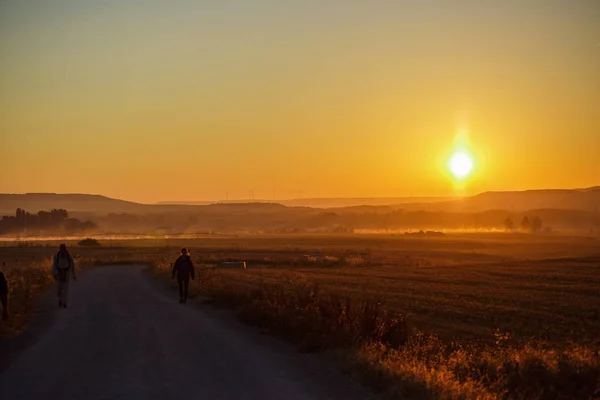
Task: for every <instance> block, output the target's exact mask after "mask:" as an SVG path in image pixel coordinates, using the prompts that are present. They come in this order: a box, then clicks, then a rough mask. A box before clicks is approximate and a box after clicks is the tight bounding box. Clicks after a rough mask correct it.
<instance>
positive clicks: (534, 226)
mask: <svg viewBox="0 0 600 400" xmlns="http://www.w3.org/2000/svg"><path fill="white" fill-rule="evenodd" d="M543 227H544V223H543V222H542V220H541V219H540V218H539V217H533V218H531V219H530V218H529V217H528V216H524V217H523V219H522V220H521V225H520V228H521V231H522V232H526V233H537V232H541V231H542V229H543ZM504 229H506V230H507V231H510V232H512V231H514V230H515V229H516V227H515V224H514V222H513V220H512V219H511V218H506V219H505V220H504Z"/></svg>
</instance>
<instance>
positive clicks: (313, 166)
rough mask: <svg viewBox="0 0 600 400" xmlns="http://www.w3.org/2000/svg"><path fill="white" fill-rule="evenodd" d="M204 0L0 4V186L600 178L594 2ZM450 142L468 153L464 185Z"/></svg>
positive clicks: (588, 182)
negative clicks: (470, 163) (471, 162)
mask: <svg viewBox="0 0 600 400" xmlns="http://www.w3.org/2000/svg"><path fill="white" fill-rule="evenodd" d="M25 3H26V4H25ZM123 3H125V4H123ZM200 3H205V2H193V1H173V2H163V1H153V0H148V1H144V2H141V1H128V2H121V1H116V0H107V1H103V2H87V1H62V0H57V1H53V2H51V4H50V2H46V1H42V0H37V1H29V2H18V1H5V2H2V3H0V60H1V62H0V135H1V136H0V145H1V146H0V171H1V172H0V192H14V193H20V192H34V191H35V192H42V191H52V192H83V193H99V194H105V195H107V196H111V197H119V198H123V199H129V200H135V201H142V202H154V201H161V200H201V199H208V200H216V199H223V198H225V196H226V193H228V195H229V198H230V199H241V198H248V197H249V191H250V190H252V189H253V190H254V196H255V198H268V199H270V198H272V197H273V190H275V197H276V198H291V197H350V196H352V197H379V196H410V195H413V196H428V195H454V194H456V193H467V194H469V193H475V192H479V191H484V190H519V189H528V188H562V187H565V188H571V187H584V186H592V185H598V184H600V157H599V155H600V23H598V21H600V2H598V1H596V0H579V1H570V2H566V1H555V0H521V1H517V0H509V1H503V2H499V1H475V0H472V1H468V0H465V1H462V2H460V7H459V6H458V4H459V3H458V2H447V1H441V0H440V1H416V0H414V1H402V2H399V1H373V2H366V1H352V0H346V1H341V0H340V1H337V0H336V1H334V0H331V1H328V2H326V5H323V4H322V3H324V2H320V1H316V0H307V1H304V2H296V3H298V4H295V5H291V4H288V3H290V2H279V1H273V0H270V1H267V0H262V1H256V2H246V1H243V0H232V1H225V2H214V3H215V4H210V5H206V4H200ZM249 3H252V5H250V4H249ZM457 137H459V138H460V140H458V139H457ZM457 140H458V142H460V144H458V146H464V145H465V143H467V145H468V148H469V150H470V152H471V153H472V155H473V156H474V157H475V171H474V174H473V175H472V176H471V177H470V178H469V179H467V180H466V181H465V182H463V183H462V184H461V185H457V184H456V183H455V182H454V181H453V179H452V178H451V176H450V174H449V173H448V172H447V165H446V164H447V160H448V158H449V157H450V156H451V154H452V151H453V150H454V148H455V147H456V146H457V143H458V142H457Z"/></svg>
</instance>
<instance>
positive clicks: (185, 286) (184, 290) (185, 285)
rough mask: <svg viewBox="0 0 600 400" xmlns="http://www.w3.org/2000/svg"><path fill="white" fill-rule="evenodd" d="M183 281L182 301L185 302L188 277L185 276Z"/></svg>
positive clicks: (188, 282)
mask: <svg viewBox="0 0 600 400" xmlns="http://www.w3.org/2000/svg"><path fill="white" fill-rule="evenodd" d="M183 283H184V289H183V302H184V303H185V302H186V301H187V295H188V287H189V286H190V277H189V276H186V277H185V280H184V281H183Z"/></svg>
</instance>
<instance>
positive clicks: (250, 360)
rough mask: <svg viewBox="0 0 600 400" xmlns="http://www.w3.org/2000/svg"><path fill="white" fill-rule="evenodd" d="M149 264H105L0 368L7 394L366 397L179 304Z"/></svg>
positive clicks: (311, 362) (298, 358)
mask: <svg viewBox="0 0 600 400" xmlns="http://www.w3.org/2000/svg"><path fill="white" fill-rule="evenodd" d="M142 270H143V267H141V266H140V267H137V266H123V267H120V266H118V267H115V266H113V267H102V268H97V269H94V270H91V271H88V272H86V273H85V274H84V275H82V276H81V277H80V280H79V281H78V282H77V283H75V284H72V286H71V289H72V290H71V296H70V297H71V301H70V304H69V308H68V309H66V310H64V309H58V305H56V309H55V311H52V312H54V313H56V315H55V316H54V319H53V322H52V324H51V325H50V326H49V327H48V328H47V329H46V330H45V332H43V333H41V334H40V335H39V337H38V338H37V339H36V340H35V342H34V343H32V344H31V345H30V346H29V347H28V348H26V349H25V350H24V351H23V352H21V354H20V356H19V357H17V358H16V359H15V360H14V361H11V365H10V366H9V367H8V368H7V369H6V370H4V371H3V372H2V374H1V375H0V399H11V400H16V399H338V398H339V399H364V398H370V395H368V394H367V392H366V391H365V390H364V389H363V388H361V387H357V386H355V385H354V384H352V383H350V382H349V381H348V380H347V378H345V377H343V376H341V374H339V373H338V372H337V370H336V369H335V368H333V367H332V366H330V365H327V364H325V363H323V362H322V361H321V360H320V359H319V358H318V357H316V356H313V355H301V354H298V353H297V352H296V351H295V350H294V348H293V347H292V346H289V345H287V344H284V343H281V342H279V341H277V340H274V339H272V338H269V337H265V336H260V335H259V334H258V333H257V332H256V331H255V330H254V329H252V328H249V327H246V326H243V325H240V324H239V323H237V322H236V321H235V320H234V319H233V318H232V317H231V315H230V313H227V312H220V311H214V310H211V309H208V308H197V307H193V306H191V305H189V304H188V305H187V306H185V305H180V304H177V302H176V297H177V296H176V294H175V293H170V292H166V291H162V290H160V289H157V288H156V286H155V285H154V284H153V283H152V282H150V280H149V278H147V277H146V276H145V275H144V274H143V271H142Z"/></svg>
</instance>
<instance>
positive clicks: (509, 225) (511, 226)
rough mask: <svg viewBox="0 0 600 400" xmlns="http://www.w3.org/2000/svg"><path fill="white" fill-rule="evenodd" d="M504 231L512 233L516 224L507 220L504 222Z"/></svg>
mask: <svg viewBox="0 0 600 400" xmlns="http://www.w3.org/2000/svg"><path fill="white" fill-rule="evenodd" d="M504 229H505V230H507V231H508V232H510V231H512V230H513V229H515V224H514V223H513V220H512V219H510V218H506V219H505V220H504Z"/></svg>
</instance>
